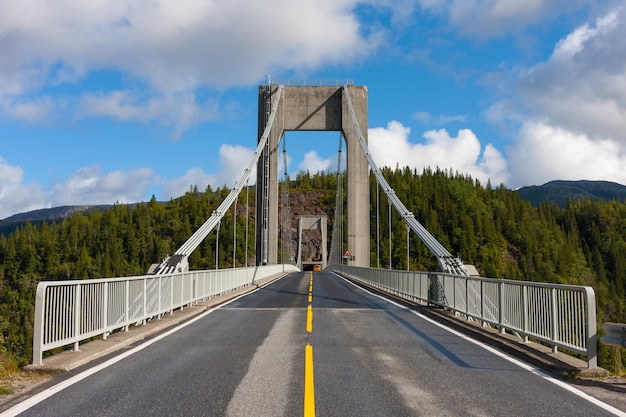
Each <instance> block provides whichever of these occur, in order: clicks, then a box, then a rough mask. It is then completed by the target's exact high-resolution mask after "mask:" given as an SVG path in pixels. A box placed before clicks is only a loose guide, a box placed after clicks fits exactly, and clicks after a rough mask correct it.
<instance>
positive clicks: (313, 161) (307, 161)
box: [298, 151, 332, 174]
mask: <svg viewBox="0 0 626 417" xmlns="http://www.w3.org/2000/svg"><path fill="white" fill-rule="evenodd" d="M331 165H332V161H331V160H330V158H327V159H322V158H321V157H320V156H319V155H318V154H317V152H316V151H309V152H307V153H305V154H304V160H302V161H301V162H300V163H299V164H298V170H299V171H305V172H306V171H308V172H310V173H311V174H315V173H317V172H320V171H322V172H323V171H326V170H327V169H329V168H330V167H331Z"/></svg>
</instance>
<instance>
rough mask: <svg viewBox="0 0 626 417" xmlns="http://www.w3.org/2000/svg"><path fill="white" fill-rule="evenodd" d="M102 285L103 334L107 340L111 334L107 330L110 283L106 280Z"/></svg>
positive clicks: (103, 337) (103, 338)
mask: <svg viewBox="0 0 626 417" xmlns="http://www.w3.org/2000/svg"><path fill="white" fill-rule="evenodd" d="M102 285H104V290H103V291H102V328H103V329H104V330H105V332H104V333H103V334H102V340H107V336H108V335H109V334H108V332H107V331H106V329H107V328H108V324H109V323H108V321H109V320H108V318H109V283H108V282H105V283H103V284H102Z"/></svg>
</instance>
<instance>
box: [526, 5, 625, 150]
mask: <svg viewBox="0 0 626 417" xmlns="http://www.w3.org/2000/svg"><path fill="white" fill-rule="evenodd" d="M625 20H626V11H625V9H624V8H622V9H618V10H616V11H613V12H611V13H608V14H607V15H606V16H604V17H601V18H599V19H597V21H596V24H595V26H593V27H592V26H589V25H586V24H585V25H583V26H581V27H579V28H577V29H576V30H574V31H573V32H572V33H570V34H569V35H568V36H566V37H564V38H563V39H562V40H561V41H560V42H559V43H557V45H556V46H555V48H554V52H553V53H552V56H551V57H550V58H549V59H548V60H547V61H546V62H545V63H541V64H538V65H536V66H534V67H532V68H530V69H529V70H527V71H524V72H522V73H521V76H520V80H519V82H518V85H517V92H518V94H519V97H520V98H521V99H522V100H523V102H524V104H525V105H526V106H527V107H528V108H529V109H530V111H531V112H532V113H534V114H537V115H540V116H541V117H542V118H545V119H546V120H548V121H549V123H550V124H552V125H555V126H559V127H562V128H565V129H568V130H571V131H572V132H575V133H579V134H584V135H587V136H588V137H589V138H590V139H591V140H596V139H598V140H605V139H612V140H616V141H619V142H621V143H626V135H624V132H625V131H626V22H625Z"/></svg>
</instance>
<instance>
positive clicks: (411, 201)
mask: <svg viewBox="0 0 626 417" xmlns="http://www.w3.org/2000/svg"><path fill="white" fill-rule="evenodd" d="M382 171H383V174H384V176H385V178H386V179H387V181H388V182H389V185H390V186H391V187H392V188H394V190H395V193H396V195H397V196H398V197H399V198H400V200H402V202H403V203H404V204H405V205H406V206H407V208H408V209H409V210H411V211H412V212H413V213H414V215H415V217H416V219H417V220H418V221H420V223H422V224H423V225H424V226H425V227H426V229H427V230H428V231H429V232H430V233H431V234H433V236H435V238H436V239H437V240H439V241H440V242H441V243H442V244H443V246H445V247H446V248H447V249H448V250H449V251H450V252H451V253H452V254H453V255H455V256H458V257H460V258H461V259H462V260H463V262H464V263H466V264H472V265H474V266H475V267H476V268H477V269H478V271H479V273H480V275H481V276H483V277H491V278H508V279H516V280H528V281H537V282H550V283H562V284H575V285H588V286H592V287H593V288H594V290H595V293H596V302H597V317H598V326H599V327H598V329H599V331H600V332H601V327H600V325H601V323H603V322H608V321H612V322H620V323H626V204H624V203H622V202H618V201H597V200H590V199H589V200H585V199H581V200H576V201H570V202H568V204H567V205H566V207H565V208H559V207H558V206H557V205H556V204H553V203H544V204H541V205H539V206H538V207H536V208H534V207H533V206H532V205H531V204H530V203H529V202H528V201H526V200H523V199H521V198H520V197H519V196H518V195H517V193H515V192H514V191H512V190H509V189H507V188H506V187H504V186H503V185H500V186H496V187H493V186H492V185H491V184H490V183H487V184H481V183H480V182H479V181H477V180H474V179H472V178H471V177H469V176H467V175H462V174H459V173H454V172H452V171H446V170H439V169H437V170H431V169H425V170H424V171H422V172H417V171H415V170H411V169H409V168H404V169H401V168H399V167H397V168H395V169H391V168H384V169H383V170H382ZM338 178H342V176H338V175H337V174H336V173H324V172H319V173H316V174H310V173H308V172H301V173H299V174H298V175H297V176H296V178H295V179H294V180H292V181H290V183H289V187H288V189H289V194H288V195H289V201H290V202H291V201H293V199H294V198H295V197H296V196H298V195H300V197H302V196H303V195H304V196H306V195H307V193H308V192H311V191H315V192H316V193H315V194H316V196H319V195H320V192H321V195H322V196H323V198H321V199H319V198H317V199H316V200H315V204H316V205H323V206H324V209H325V211H327V212H329V213H332V212H333V206H334V204H335V197H336V185H337V179H338ZM281 189H282V190H285V189H287V187H285V185H284V184H282V185H281ZM229 192H230V190H229V189H228V188H226V187H224V188H218V189H217V190H213V189H211V187H207V189H206V190H204V192H200V191H199V190H198V189H197V187H191V188H190V189H189V191H188V192H187V193H186V194H185V195H184V196H182V197H180V198H178V199H173V200H171V201H169V202H167V203H161V202H157V201H156V199H155V198H154V197H153V198H152V199H151V200H150V201H149V202H146V203H140V204H135V205H132V206H129V205H122V204H116V205H114V206H113V207H112V208H109V209H107V210H91V211H88V212H84V213H77V214H74V215H72V216H71V217H69V218H65V219H63V220H59V221H42V222H37V223H25V224H23V225H21V226H19V227H18V228H16V229H15V230H14V231H12V232H10V233H7V234H6V235H4V234H0V367H4V368H9V367H20V366H23V365H25V364H27V363H30V361H31V360H32V335H33V315H34V307H35V289H36V287H37V283H38V282H39V281H41V280H67V279H93V278H105V277H115V276H133V275H143V274H145V273H146V272H147V271H148V269H149V267H150V265H151V264H153V263H158V262H161V261H162V260H163V259H164V258H165V256H166V255H167V254H170V253H173V252H175V251H176V249H177V248H178V247H180V246H181V245H182V244H183V243H184V242H185V241H186V240H187V239H188V238H189V237H190V236H191V235H192V233H193V232H194V231H195V230H196V229H197V228H198V227H200V225H202V223H204V221H205V220H206V219H208V218H209V217H210V215H211V213H212V211H213V210H215V209H216V208H217V207H218V206H219V204H220V203H221V202H222V201H223V200H224V199H225V197H226V196H227V195H228V193H229ZM285 195H287V193H285ZM254 201H255V199H254V188H251V189H249V190H247V191H246V190H244V192H242V193H241V194H240V196H239V199H238V201H237V204H236V206H233V207H231V209H230V210H229V212H228V214H227V215H226V216H225V217H224V218H223V219H222V221H221V223H220V227H219V228H218V229H217V230H214V231H213V232H212V233H210V234H209V235H208V236H207V238H206V239H205V240H204V241H203V242H202V244H201V245H200V246H199V247H198V248H197V249H196V251H195V252H194V253H193V254H192V255H191V256H190V259H189V263H190V265H191V268H192V269H213V268H216V267H217V268H232V267H233V266H235V267H242V266H246V265H253V264H254V247H255V242H254V228H255V225H254V217H255V208H254V204H255V203H254ZM299 201H302V198H300V199H299ZM370 202H371V210H370V217H371V218H370V228H371V236H372V237H373V239H371V240H370V241H371V266H372V267H381V268H387V267H389V266H391V267H392V268H394V269H399V270H406V269H407V268H409V269H411V270H435V269H436V267H437V262H436V259H434V257H433V256H432V255H431V254H430V252H429V251H428V249H427V248H426V247H425V246H424V245H423V244H422V243H421V242H420V241H419V239H418V238H417V237H416V236H415V235H413V236H409V239H408V242H409V248H408V253H409V256H408V263H409V264H408V265H407V229H406V226H405V225H404V224H403V222H402V221H401V218H400V216H399V215H397V213H395V211H394V210H389V208H388V202H387V200H386V197H385V194H384V192H383V191H382V190H380V189H379V187H378V186H377V184H376V180H375V179H374V176H373V175H371V176H370ZM318 209H319V208H318ZM235 213H236V216H235V215H234V214H235ZM248 213H249V215H248ZM390 214H391V219H390V218H389V215H390ZM346 216H349V213H347V212H345V213H344V217H346ZM330 221H334V219H332V218H331V219H330ZM292 223H293V224H295V221H293V219H292ZM390 226H391V228H390ZM330 230H332V226H331V225H329V231H330ZM377 235H378V236H379V239H376V236H377ZM281 236H282V234H281ZM233 242H236V244H235V246H234V247H233ZM216 245H217V246H218V247H216ZM279 253H280V252H279ZM216 259H217V260H216ZM624 365H626V351H624V349H620V350H618V349H614V348H608V347H606V346H603V345H599V366H602V367H603V368H606V369H609V370H611V371H612V372H614V373H621V372H622V369H623V366H624Z"/></svg>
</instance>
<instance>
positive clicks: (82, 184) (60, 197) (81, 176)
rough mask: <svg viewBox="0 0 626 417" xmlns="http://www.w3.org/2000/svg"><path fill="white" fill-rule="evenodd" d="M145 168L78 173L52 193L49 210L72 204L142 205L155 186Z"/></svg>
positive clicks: (90, 169) (87, 169)
mask: <svg viewBox="0 0 626 417" xmlns="http://www.w3.org/2000/svg"><path fill="white" fill-rule="evenodd" d="M155 178H156V175H155V173H154V171H153V170H151V169H149V168H139V169H134V170H131V171H121V170H118V171H112V172H108V173H102V170H101V168H100V167H99V166H90V167H85V168H81V169H79V170H78V171H77V172H75V173H74V174H72V175H71V176H70V177H69V179H68V180H67V182H66V183H64V184H57V185H56V186H55V187H54V189H53V190H52V196H51V201H50V203H51V207H57V206H63V205H75V204H113V203H115V202H120V203H132V202H138V201H142V200H143V199H144V196H145V193H146V191H147V190H148V188H149V187H150V186H152V185H153V184H154V182H155Z"/></svg>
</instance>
